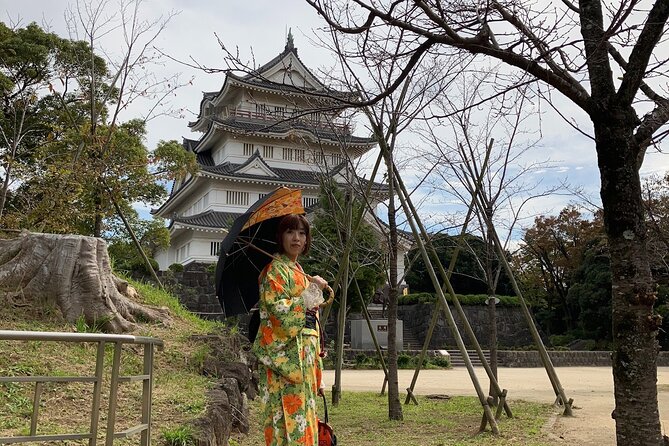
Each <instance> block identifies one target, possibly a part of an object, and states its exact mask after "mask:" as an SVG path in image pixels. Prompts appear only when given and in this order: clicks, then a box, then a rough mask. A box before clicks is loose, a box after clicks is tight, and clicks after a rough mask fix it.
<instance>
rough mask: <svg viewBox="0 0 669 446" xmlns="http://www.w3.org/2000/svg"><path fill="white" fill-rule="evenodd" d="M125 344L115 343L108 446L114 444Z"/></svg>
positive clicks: (110, 389)
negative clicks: (119, 379) (119, 377)
mask: <svg viewBox="0 0 669 446" xmlns="http://www.w3.org/2000/svg"><path fill="white" fill-rule="evenodd" d="M122 349H123V344H122V343H121V342H115V343H114V360H113V362H112V374H111V386H110V388H109V411H108V416H107V433H106V439H105V445H106V446H112V445H113V444H114V424H115V423H116V402H117V400H118V376H119V370H120V368H121V351H122Z"/></svg>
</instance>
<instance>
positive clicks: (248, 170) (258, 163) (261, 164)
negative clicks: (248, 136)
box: [233, 150, 278, 178]
mask: <svg viewBox="0 0 669 446" xmlns="http://www.w3.org/2000/svg"><path fill="white" fill-rule="evenodd" d="M233 173H235V174H243V175H256V176H265V177H269V178H278V175H277V174H276V173H274V171H273V170H272V169H271V168H270V167H269V166H268V165H267V163H266V162H265V161H264V160H263V159H262V157H261V156H260V152H258V151H257V150H256V152H255V153H254V154H253V156H252V157H251V158H249V160H248V161H247V162H245V163H244V164H242V165H241V166H239V167H238V168H237V169H235V170H234V171H233Z"/></svg>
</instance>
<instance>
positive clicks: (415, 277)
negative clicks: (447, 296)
mask: <svg viewBox="0 0 669 446" xmlns="http://www.w3.org/2000/svg"><path fill="white" fill-rule="evenodd" d="M432 244H433V245H434V248H435V250H436V251H437V255H438V256H439V261H440V262H441V264H442V265H443V266H444V269H445V270H448V267H449V263H450V261H451V258H452V256H453V251H454V250H455V248H456V246H457V244H458V237H457V236H451V235H448V234H439V235H436V236H434V237H433V238H432ZM463 245H464V248H463V249H461V250H460V254H459V255H458V259H457V262H456V264H455V269H454V270H453V275H452V276H451V285H452V286H453V290H454V291H455V292H456V293H458V294H484V293H486V292H487V286H486V279H485V274H484V272H483V269H482V268H483V264H482V262H481V261H480V259H484V257H485V253H486V246H485V242H484V241H483V240H482V239H481V238H480V237H477V236H475V235H472V234H467V235H465V237H464V244H463ZM416 253H417V252H416V249H413V250H411V251H410V252H409V258H410V259H413V258H414V257H416ZM498 265H499V262H498V261H497V260H494V261H493V270H496V269H497V268H498ZM406 282H407V285H408V286H409V289H410V290H411V291H412V292H416V293H417V292H428V293H433V292H435V291H436V290H435V289H434V287H433V286H432V281H431V280H430V277H429V275H428V273H427V270H426V268H425V262H424V261H423V258H422V257H421V256H418V257H417V259H416V261H415V262H414V263H413V264H412V265H411V270H410V271H409V272H408V273H407V277H406ZM496 291H497V293H498V294H502V295H514V294H515V293H514V292H513V288H512V286H511V282H510V281H509V277H508V275H507V274H506V272H505V271H502V272H501V274H500V278H499V280H498V283H497V290H496Z"/></svg>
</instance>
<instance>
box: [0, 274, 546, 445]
mask: <svg viewBox="0 0 669 446" xmlns="http://www.w3.org/2000/svg"><path fill="white" fill-rule="evenodd" d="M134 285H136V287H137V288H138V291H139V292H140V294H141V297H142V299H143V301H144V302H145V303H148V304H152V305H158V306H167V307H169V308H170V313H171V316H172V321H171V324H170V325H169V326H164V325H160V324H143V325H142V327H141V328H140V329H139V330H137V332H135V333H131V334H134V335H141V336H153V337H156V338H160V339H163V340H164V342H165V349H164V350H163V351H160V352H156V355H155V382H154V391H153V409H152V414H153V423H152V428H153V435H152V444H153V445H161V446H189V445H190V444H192V435H191V431H190V425H191V423H192V421H193V420H194V419H196V418H197V417H199V416H200V415H202V414H203V412H204V411H205V409H206V400H205V394H206V392H207V389H209V388H210V387H211V386H213V385H215V382H214V380H213V379H212V378H208V377H203V376H201V375H200V369H201V364H202V361H203V359H204V358H205V357H206V356H207V355H208V354H209V351H208V350H207V347H206V346H205V345H202V344H199V343H198V342H194V340H193V338H192V336H193V335H198V334H205V333H209V332H211V331H217V332H220V333H222V332H224V331H222V330H223V328H222V327H221V326H220V325H219V324H214V323H211V322H206V321H202V320H200V319H198V318H197V317H195V316H193V315H192V314H190V313H188V312H187V311H186V310H184V309H183V308H182V307H181V306H180V305H179V303H178V302H177V301H176V299H175V298H174V297H172V296H171V295H169V294H167V293H164V292H162V291H158V290H156V289H155V288H152V287H150V286H145V285H141V284H136V283H135V284H134ZM0 327H2V328H3V329H9V330H36V331H65V332H73V331H89V330H91V331H94V330H93V329H92V328H91V327H86V326H85V324H79V323H78V324H74V325H73V324H70V323H67V322H66V321H64V320H63V318H62V316H61V314H60V311H59V310H57V309H54V308H52V307H50V306H49V305H40V304H31V305H18V306H14V305H12V304H5V305H0ZM111 355H112V350H111V346H108V348H107V351H106V353H105V357H106V358H105V359H106V360H105V363H106V365H107V369H108V368H109V365H110V363H111ZM94 358H95V346H94V345H90V344H88V345H86V344H63V343H53V342H38V341H34V342H0V375H5V376H15V375H47V374H48V375H60V376H67V375H91V374H92V373H93V370H94V366H95V359H94ZM141 364H142V363H141V349H139V348H137V347H136V346H132V345H126V346H124V348H123V356H122V367H121V368H122V370H121V373H122V374H138V373H140V371H141ZM106 376H108V374H106ZM108 385H109V383H108V378H106V379H105V383H104V384H103V389H107V388H108ZM33 392H34V384H27V383H19V384H14V383H4V384H0V436H5V435H6V436H16V435H26V434H28V432H29V429H30V415H31V412H32V403H33V401H32V397H33ZM140 393H141V386H140V385H138V384H137V383H125V384H123V385H122V386H121V390H120V394H119V409H118V411H117V418H116V429H117V430H121V429H125V428H128V427H131V426H134V425H136V424H138V423H139V413H140V410H139V409H140V402H141V400H140ZM91 401H92V386H91V385H90V384H83V383H71V384H51V383H50V384H47V385H45V386H44V389H43V392H42V396H41V399H40V411H39V413H40V415H39V423H38V433H39V434H56V433H73V432H86V431H87V430H88V424H89V423H90V410H91ZM418 401H419V404H418V405H413V404H411V405H403V406H402V408H403V412H404V421H401V422H391V421H388V415H387V412H388V411H387V400H386V397H382V396H379V395H378V394H374V393H350V392H345V393H344V394H343V395H342V400H341V402H340V404H339V406H338V407H330V424H331V425H332V426H333V427H334V429H335V433H336V434H337V437H338V439H339V445H340V446H365V445H370V446H371V445H375V446H383V445H389V446H430V445H435V446H436V445H484V444H485V445H491V444H492V445H536V446H539V445H549V444H550V442H549V441H548V439H547V437H546V435H545V434H543V433H542V426H543V425H544V424H545V423H546V421H547V420H548V419H549V418H550V417H551V416H552V414H553V413H554V412H553V409H552V408H551V407H550V406H548V405H541V404H536V403H526V402H518V401H514V402H511V403H510V405H511V408H512V410H513V411H514V415H515V418H512V419H507V418H505V417H504V418H502V419H501V420H500V421H499V429H500V432H501V435H500V436H499V437H494V436H492V434H491V433H490V432H486V433H483V434H478V435H477V430H478V427H479V424H480V422H481V415H482V409H481V407H480V404H479V402H478V400H477V399H475V398H471V397H456V398H452V399H449V400H443V399H439V400H436V399H428V398H427V397H418ZM107 402H108V396H107V395H105V394H104V392H103V395H102V401H101V410H102V412H101V416H100V427H101V429H100V431H99V435H100V436H99V439H100V440H101V439H102V435H103V431H104V426H105V425H106V419H105V418H106V409H107ZM250 407H251V420H250V425H251V432H250V434H249V435H248V436H242V435H238V436H237V437H235V438H234V439H232V440H231V442H230V445H231V446H240V445H244V446H247V445H248V446H256V445H257V446H262V445H263V443H264V442H263V436H262V434H261V428H260V424H259V423H260V421H259V414H258V411H259V402H258V401H257V400H256V401H251V402H250ZM319 413H322V408H321V409H320V412H319ZM138 441H139V439H138V438H137V437H131V438H129V439H126V440H117V441H115V442H114V445H115V446H118V445H126V444H127V445H130V444H133V445H135V444H138ZM51 444H58V445H68V446H69V445H75V444H81V445H84V444H87V441H79V442H76V441H66V442H52V443H51Z"/></svg>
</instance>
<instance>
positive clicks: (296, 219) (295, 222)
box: [276, 214, 311, 254]
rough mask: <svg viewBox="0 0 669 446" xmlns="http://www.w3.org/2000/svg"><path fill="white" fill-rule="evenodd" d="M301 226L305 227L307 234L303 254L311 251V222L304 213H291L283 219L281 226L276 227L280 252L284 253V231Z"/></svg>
mask: <svg viewBox="0 0 669 446" xmlns="http://www.w3.org/2000/svg"><path fill="white" fill-rule="evenodd" d="M300 228H302V229H304V232H305V233H306V235H307V241H306V242H305V244H304V250H303V251H302V254H306V253H308V252H309V248H310V247H311V229H310V228H309V222H308V221H307V219H306V217H305V216H304V215H299V214H289V215H286V216H285V217H283V218H282V219H281V221H280V222H279V227H278V228H276V242H277V243H278V244H279V253H280V254H283V233H284V232H286V231H287V230H289V229H300Z"/></svg>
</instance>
